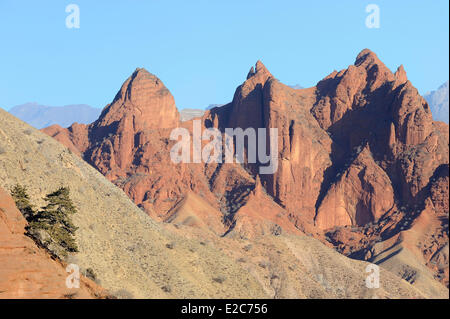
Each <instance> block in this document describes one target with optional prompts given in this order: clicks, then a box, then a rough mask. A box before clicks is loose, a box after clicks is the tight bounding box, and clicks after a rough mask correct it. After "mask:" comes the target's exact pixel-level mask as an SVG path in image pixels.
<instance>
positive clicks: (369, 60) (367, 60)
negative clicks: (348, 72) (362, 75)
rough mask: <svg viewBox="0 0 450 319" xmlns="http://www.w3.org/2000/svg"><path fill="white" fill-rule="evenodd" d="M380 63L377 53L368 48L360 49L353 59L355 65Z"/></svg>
mask: <svg viewBox="0 0 450 319" xmlns="http://www.w3.org/2000/svg"><path fill="white" fill-rule="evenodd" d="M380 63H382V62H381V61H380V59H378V57H377V55H376V54H375V53H374V52H372V51H371V50H369V49H364V50H362V51H361V52H360V53H359V54H358V56H357V57H356V60H355V65H356V66H360V65H363V64H366V65H371V64H380Z"/></svg>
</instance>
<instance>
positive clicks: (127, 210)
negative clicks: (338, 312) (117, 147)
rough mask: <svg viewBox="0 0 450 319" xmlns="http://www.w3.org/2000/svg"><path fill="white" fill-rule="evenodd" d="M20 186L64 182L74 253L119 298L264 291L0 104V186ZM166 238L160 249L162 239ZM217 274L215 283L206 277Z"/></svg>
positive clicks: (35, 190)
mask: <svg viewBox="0 0 450 319" xmlns="http://www.w3.org/2000/svg"><path fill="white" fill-rule="evenodd" d="M15 183H21V184H23V185H26V186H27V188H28V189H29V192H30V195H31V196H32V198H33V201H34V202H37V201H38V200H39V199H40V198H42V196H44V195H45V194H47V193H49V192H50V191H53V190H55V189H56V188H57V187H59V186H61V185H67V186H69V187H70V189H71V195H72V198H73V200H74V203H75V204H76V206H77V207H78V210H79V213H78V214H77V215H76V216H75V217H74V221H75V223H76V225H77V226H78V227H79V230H78V232H77V242H78V244H79V247H80V253H78V254H77V255H76V257H74V258H73V259H74V260H73V261H74V262H76V263H78V264H79V265H80V267H81V268H82V269H86V268H88V267H90V268H92V269H93V270H94V272H95V274H96V275H97V277H98V278H99V281H100V284H101V285H102V286H103V287H104V288H106V289H108V290H109V291H110V292H111V293H113V294H114V293H116V294H119V295H122V296H124V297H127V296H130V297H131V296H132V297H237V298H239V297H264V296H266V295H265V294H264V291H263V289H262V288H261V287H260V285H259V284H258V283H257V282H256V280H255V279H254V278H253V277H252V276H251V275H249V274H248V273H246V272H243V271H242V268H240V267H239V265H236V264H235V263H234V262H233V261H232V260H231V259H230V258H228V257H227V256H225V255H224V254H223V253H221V252H220V251H217V250H215V249H214V248H212V247H209V246H204V245H201V244H200V243H199V241H197V240H192V241H189V240H185V239H183V238H180V237H177V236H174V235H171V234H169V233H168V232H167V231H164V230H163V229H162V228H161V227H160V226H158V225H157V224H156V223H154V222H153V221H152V220H151V219H150V218H149V217H148V216H147V215H145V214H144V213H143V212H142V211H141V210H139V209H138V208H137V207H136V206H135V205H134V204H133V203H132V202H131V200H129V199H128V197H127V196H126V195H125V194H124V193H123V192H122V191H121V190H120V189H118V188H117V187H115V186H114V185H113V184H111V183H110V182H109V181H107V180H106V178H104V177H103V176H102V175H101V174H100V173H98V172H97V171H96V170H95V169H94V168H92V167H91V166H89V165H88V164H87V163H85V162H84V161H82V160H81V159H80V158H79V157H77V156H75V155H73V154H70V152H69V151H68V150H67V149H66V148H65V147H64V146H62V145H61V144H60V143H58V142H57V141H56V140H54V139H52V138H50V137H48V136H46V135H45V134H43V133H41V132H39V131H38V130H35V129H33V128H32V127H31V126H29V125H27V124H25V123H23V122H22V121H20V120H18V119H16V118H14V117H13V116H12V115H10V114H9V113H7V112H5V111H3V110H0V186H1V187H3V188H5V189H10V187H11V186H12V185H13V184H15ZM168 244H169V247H172V249H171V248H167V247H166V245H168ZM218 276H223V277H225V278H226V280H225V281H224V282H223V283H217V282H216V281H214V280H213V279H214V278H216V277H218Z"/></svg>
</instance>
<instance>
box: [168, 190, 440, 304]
mask: <svg viewBox="0 0 450 319" xmlns="http://www.w3.org/2000/svg"><path fill="white" fill-rule="evenodd" d="M192 200H193V199H192V196H188V197H187V199H186V201H185V206H189V204H192ZM195 205H196V206H199V207H203V206H205V205H208V204H207V203H206V201H205V200H202V199H201V197H196V198H195ZM247 208H248V209H250V207H247ZM179 209H180V210H181V211H182V212H181V213H184V210H185V209H184V208H183V207H182V206H180V208H179ZM253 213H256V212H253ZM172 214H174V215H176V214H177V212H176V208H175V209H174V211H173V212H172ZM168 221H169V222H170V221H171V220H168ZM210 222H211V221H210ZM201 226H202V225H196V224H189V223H180V222H179V221H178V222H177V220H173V224H168V225H167V227H168V228H169V229H171V230H172V231H174V232H177V233H178V234H180V235H181V236H183V237H185V238H189V239H191V240H192V239H195V238H197V239H198V240H201V241H203V242H205V243H206V244H207V245H209V246H214V247H217V248H218V249H219V250H220V251H222V252H223V253H225V254H227V255H228V256H230V257H231V258H232V259H233V260H234V261H235V263H236V264H240V265H241V267H242V268H243V269H245V271H246V272H248V273H249V274H251V275H252V276H254V277H255V278H257V280H258V282H259V283H260V285H261V286H262V287H263V289H264V291H265V293H266V295H267V296H268V297H270V298H423V297H436V295H428V294H423V293H422V292H421V291H419V290H417V289H416V288H414V287H412V286H411V285H410V284H409V283H407V282H406V281H404V280H402V279H400V278H399V277H397V276H395V275H394V274H392V273H391V272H389V271H386V270H384V269H380V271H381V274H380V288H379V289H368V288H367V287H366V285H365V279H366V276H367V275H368V273H366V267H367V265H368V263H367V262H363V261H357V260H353V259H349V258H347V257H345V256H344V255H341V254H339V253H338V252H336V251H335V250H333V249H331V248H329V247H326V246H325V245H323V244H322V243H321V242H319V241H318V240H316V239H314V238H312V237H308V236H304V235H296V234H294V233H292V232H291V233H289V232H285V231H283V232H282V234H281V235H279V236H274V235H272V234H270V232H267V231H264V232H260V231H258V230H260V227H259V226H258V225H253V224H251V223H250V224H248V225H246V226H245V227H246V230H247V232H246V233H248V231H250V232H252V231H251V229H250V228H251V227H252V226H255V228H254V229H253V230H254V231H253V232H252V233H253V235H254V236H252V237H250V238H251V239H250V240H248V239H243V237H241V236H238V235H237V234H235V236H229V235H227V236H225V237H219V236H217V235H215V234H214V233H213V232H211V231H209V230H207V229H206V230H205V228H204V227H201ZM263 233H264V234H263ZM441 297H442V296H441Z"/></svg>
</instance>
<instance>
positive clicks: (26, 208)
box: [11, 184, 36, 221]
mask: <svg viewBox="0 0 450 319" xmlns="http://www.w3.org/2000/svg"><path fill="white" fill-rule="evenodd" d="M11 196H12V198H13V199H14V201H15V203H16V206H17V208H18V209H19V210H20V212H21V213H22V215H23V216H24V217H25V219H26V220H27V221H30V220H32V219H33V217H34V215H35V214H36V212H35V211H34V207H33V205H32V204H31V202H30V196H28V191H27V189H26V187H25V186H22V185H19V184H16V185H14V187H13V188H12V190H11Z"/></svg>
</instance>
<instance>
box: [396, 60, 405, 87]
mask: <svg viewBox="0 0 450 319" xmlns="http://www.w3.org/2000/svg"><path fill="white" fill-rule="evenodd" d="M394 75H395V78H396V79H397V81H399V82H400V83H405V82H406V81H408V76H407V75H406V71H405V68H404V67H403V64H401V65H400V66H399V67H398V68H397V71H395V74H394Z"/></svg>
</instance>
